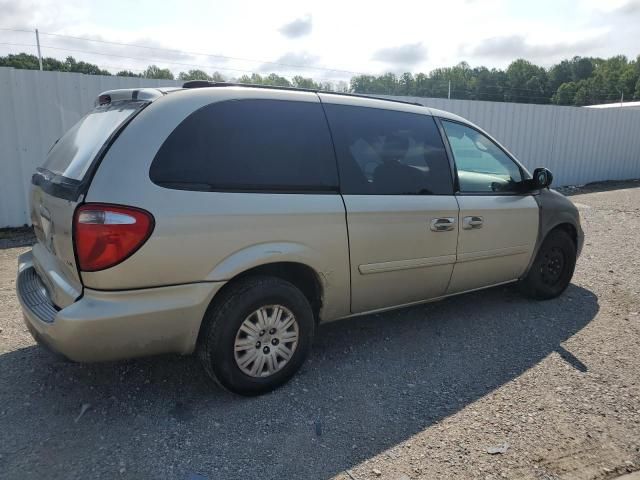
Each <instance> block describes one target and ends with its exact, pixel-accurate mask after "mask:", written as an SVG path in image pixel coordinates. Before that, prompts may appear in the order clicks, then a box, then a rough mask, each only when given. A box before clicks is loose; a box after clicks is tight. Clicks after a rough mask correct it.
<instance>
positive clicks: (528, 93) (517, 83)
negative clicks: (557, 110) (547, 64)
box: [506, 58, 551, 103]
mask: <svg viewBox="0 0 640 480" xmlns="http://www.w3.org/2000/svg"><path fill="white" fill-rule="evenodd" d="M547 84H548V78H547V72H546V71H545V69H544V68H542V67H539V66H537V65H534V64H533V63H531V62H529V61H527V60H524V59H522V58H520V59H518V60H516V61H514V62H512V63H511V64H510V65H509V67H507V93H506V99H507V100H508V101H512V102H523V103H548V102H549V97H550V96H551V95H549V92H548V91H547Z"/></svg>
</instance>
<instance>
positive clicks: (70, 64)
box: [0, 53, 111, 75]
mask: <svg viewBox="0 0 640 480" xmlns="http://www.w3.org/2000/svg"><path fill="white" fill-rule="evenodd" d="M0 67H13V68H21V69H25V70H39V69H40V64H39V63H38V57H36V56H35V55H29V54H28V53H18V54H9V55H7V56H6V57H0ZM42 69H43V70H49V71H56V72H74V73H84V74H87V75H111V73H110V72H109V71H107V70H102V69H100V67H98V66H97V65H94V64H92V63H87V62H77V61H76V60H75V58H73V57H67V58H66V60H65V61H64V62H61V61H60V60H56V59H55V58H50V57H45V58H43V59H42Z"/></svg>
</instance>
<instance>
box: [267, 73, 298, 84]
mask: <svg viewBox="0 0 640 480" xmlns="http://www.w3.org/2000/svg"><path fill="white" fill-rule="evenodd" d="M262 84H263V85H272V86H274V87H290V86H291V82H290V81H289V80H287V79H286V78H284V77H281V76H279V75H277V74H275V73H271V74H269V76H267V77H265V78H264V79H263V80H262Z"/></svg>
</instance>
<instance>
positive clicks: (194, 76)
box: [178, 70, 224, 82]
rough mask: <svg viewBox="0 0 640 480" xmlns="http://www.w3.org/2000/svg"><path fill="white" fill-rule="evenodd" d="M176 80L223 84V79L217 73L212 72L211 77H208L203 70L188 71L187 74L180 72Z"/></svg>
mask: <svg viewBox="0 0 640 480" xmlns="http://www.w3.org/2000/svg"><path fill="white" fill-rule="evenodd" d="M178 80H184V81H187V80H207V81H209V82H224V77H223V76H222V74H221V73H218V72H213V75H209V74H208V73H207V72H205V71H204V70H189V71H188V72H180V74H179V75H178Z"/></svg>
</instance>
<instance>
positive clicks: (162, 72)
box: [144, 65, 173, 80]
mask: <svg viewBox="0 0 640 480" xmlns="http://www.w3.org/2000/svg"><path fill="white" fill-rule="evenodd" d="M144 77H145V78H156V79H160V80H173V73H171V70H169V69H168V68H160V67H158V66H156V65H149V66H148V67H147V69H146V70H145V71H144Z"/></svg>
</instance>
